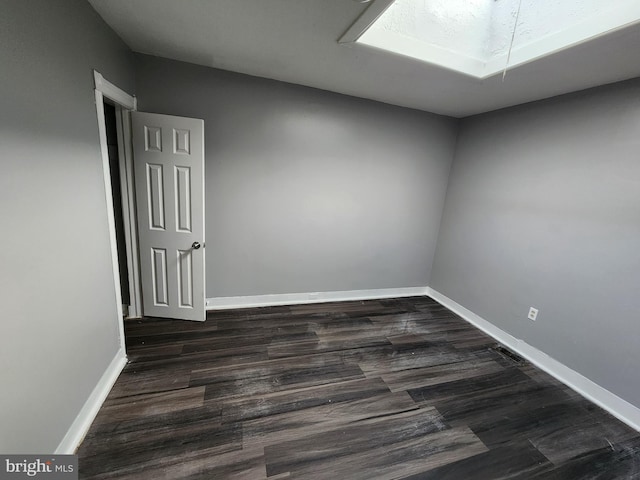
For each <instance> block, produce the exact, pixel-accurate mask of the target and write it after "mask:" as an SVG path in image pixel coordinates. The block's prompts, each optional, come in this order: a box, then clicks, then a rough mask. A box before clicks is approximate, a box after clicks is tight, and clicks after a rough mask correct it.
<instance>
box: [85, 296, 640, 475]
mask: <svg viewBox="0 0 640 480" xmlns="http://www.w3.org/2000/svg"><path fill="white" fill-rule="evenodd" d="M126 335H127V348H128V354H129V359H130V363H129V364H128V365H127V366H126V368H125V370H124V372H123V373H122V374H121V376H120V378H119V379H118V381H117V382H116V384H115V386H114V388H113V390H112V391H111V393H110V395H109V397H108V399H107V401H106V402H105V404H104V406H103V407H102V409H101V411H100V413H99V414H98V417H97V418H96V420H95V422H94V424H93V426H92V427H91V430H90V431H89V434H88V435H87V437H86V439H85V440H84V442H83V444H82V445H81V447H80V449H79V452H78V454H79V466H80V478H83V479H136V480H145V479H170V480H178V479H189V480H194V479H217V480H222V479H236V480H237V479H250V480H259V479H273V480H275V479H313V480H322V479H332V480H334V479H336V480H341V479H345V480H358V479H363V480H364V479H367V480H368V479H411V480H426V479H438V480H444V479H516V478H524V479H618V478H619V479H640V434H639V433H638V432H636V431H634V430H632V429H631V428H629V427H627V426H626V425H624V424H622V423H621V422H619V421H618V420H616V419H615V418H613V417H611V416H610V415H609V414H607V413H606V412H604V411H603V410H601V409H600V408H598V407H596V406H595V405H593V404H591V403H589V402H587V401H586V400H584V399H583V398H582V397H580V396H579V395H577V394H576V393H574V392H573V391H571V390H570V389H568V388H566V387H565V386H563V385H562V384H560V383H559V382H557V381H556V380H554V379H553V378H551V377H549V376H548V375H546V374H544V373H543V372H541V371H539V370H537V369H535V368H534V367H532V366H531V365H529V364H527V363H526V362H521V363H516V362H514V361H513V360H512V359H509V358H507V357H506V356H504V355H503V354H501V353H499V352H497V351H496V350H495V349H494V347H495V346H496V345H495V342H494V341H493V340H492V339H491V338H489V337H487V336H486V335H484V334H483V333H482V332H480V331H479V330H477V329H475V328H474V327H472V326H470V325H469V324H468V323H466V322H465V321H464V320H462V319H460V318H459V317H457V316H456V315H455V314H453V313H451V312H450V311H448V310H447V309H445V308H444V307H442V306H441V305H439V304H438V303H436V302H435V301H433V300H432V299H430V298H428V297H412V298H402V299H390V300H376V301H363V302H342V303H327V304H316V305H299V306H290V307H268V308H255V309H244V310H234V311H220V312H211V313H210V314H209V315H208V319H207V321H206V322H204V323H191V322H182V321H173V320H159V319H145V320H142V321H133V322H126Z"/></svg>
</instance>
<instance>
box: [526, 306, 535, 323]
mask: <svg viewBox="0 0 640 480" xmlns="http://www.w3.org/2000/svg"><path fill="white" fill-rule="evenodd" d="M527 317H529V320H533V321H534V322H535V321H536V318H538V309H537V308H533V307H531V308H530V309H529V315H527Z"/></svg>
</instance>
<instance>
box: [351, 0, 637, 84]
mask: <svg viewBox="0 0 640 480" xmlns="http://www.w3.org/2000/svg"><path fill="white" fill-rule="evenodd" d="M387 7H388V8H387ZM385 8H386V10H385ZM381 12H383V13H381ZM376 17H377V19H376ZM516 18H517V26H516ZM639 21H640V1H639V0H608V1H603V0H395V1H391V0H376V1H375V2H373V4H372V5H371V6H370V7H369V8H368V9H367V11H366V12H365V13H364V14H363V16H362V17H361V18H360V19H358V21H356V23H354V24H353V26H352V27H351V29H350V30H349V31H348V32H347V33H346V34H345V35H344V37H343V38H342V39H341V40H340V41H341V43H347V42H352V41H356V42H357V43H359V44H363V45H368V46H371V47H376V48H380V49H383V50H387V51H390V52H393V53H396V54H400V55H405V56H408V57H412V58H415V59H418V60H422V61H424V62H428V63H432V64H436V65H439V66H441V67H444V68H448V69H451V70H455V71H458V72H461V73H464V74H467V75H470V76H473V77H478V78H486V77H490V76H492V75H495V74H497V73H500V72H502V71H503V70H504V68H505V67H506V66H507V58H508V57H509V51H510V50H511V53H510V57H509V64H508V66H509V68H511V67H514V66H517V65H522V64H524V63H528V62H531V61H533V60H536V59H538V58H540V57H544V56H547V55H550V54H552V53H555V52H558V51H560V50H564V49H566V48H570V47H572V46H575V45H578V44H580V43H583V42H586V41H589V40H592V39H594V38H596V37H598V36H601V35H606V34H608V33H611V32H613V31H615V30H619V29H621V28H625V27H628V26H631V25H633V24H634V23H638V22H639ZM514 28H515V32H514ZM512 40H513V43H512Z"/></svg>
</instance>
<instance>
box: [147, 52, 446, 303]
mask: <svg viewBox="0 0 640 480" xmlns="http://www.w3.org/2000/svg"><path fill="white" fill-rule="evenodd" d="M136 82H137V86H136V87H137V91H138V92H139V97H138V100H139V109H140V110H143V111H150V112H156V113H166V114H172V115H180V116H188V117H196V118H202V119H204V121H205V151H206V215H207V226H206V235H207V239H206V244H207V266H206V275H207V297H220V296H237V295H259V294H277V293H296V292H316V291H335V290H338V291H341V290H355V289H373V288H387V287H409V286H425V285H427V284H428V283H429V278H430V273H431V264H432V258H433V252H434V249H435V244H436V238H437V233H438V226H439V223H440V216H441V212H442V205H443V201H444V195H445V188H446V181H447V176H448V173H449V168H450V162H451V159H452V156H453V147H454V143H455V135H456V132H457V121H456V120H453V119H449V118H446V117H440V116H436V115H432V114H427V113H424V112H419V111H415V110H408V109H403V108H399V107H392V106H389V105H384V104H380V103H375V102H371V101H366V100H361V99H356V98H352V97H347V96H342V95H337V94H333V93H328V92H323V91H320V90H315V89H311V88H307V87H301V86H295V85H290V84H286V83H280V82H276V81H270V80H265V79H260V78H256V77H250V76H246V75H241V74H235V73H230V72H225V71H221V70H215V69H210V68H205V67H199V66H194V65H189V64H185V63H180V62H174V61H169V60H163V59H159V58H154V57H150V56H144V55H137V56H136Z"/></svg>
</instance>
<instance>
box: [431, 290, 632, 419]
mask: <svg viewBox="0 0 640 480" xmlns="http://www.w3.org/2000/svg"><path fill="white" fill-rule="evenodd" d="M427 295H429V296H430V297H431V298H433V299H434V300H436V301H437V302H438V303H440V304H442V305H443V306H445V307H447V308H448V309H449V310H451V311H452V312H454V313H456V314H457V315H459V316H460V317H462V318H463V319H465V320H466V321H467V322H469V323H470V324H472V325H474V326H476V327H477V328H479V329H480V330H482V331H483V332H485V333H486V334H488V335H490V336H491V337H493V338H495V339H496V340H497V341H498V342H500V343H501V344H503V345H505V346H506V347H508V348H510V349H511V350H513V351H514V352H516V353H517V354H518V355H521V356H522V357H524V358H526V359H527V360H529V361H530V362H531V363H533V364H534V365H535V366H537V367H538V368H540V369H541V370H544V371H545V372H547V373H548V374H549V375H551V376H553V377H555V378H557V379H558V380H560V381H561V382H562V383H564V384H565V385H567V386H568V387H570V388H572V389H573V390H575V391H576V392H578V393H579V394H580V395H582V396H583V397H585V398H586V399H587V400H589V401H591V402H593V403H595V404H596V405H598V406H600V407H602V408H604V409H605V410H606V411H608V412H609V413H611V415H613V416H614V417H616V418H618V419H619V420H621V421H623V422H624V423H626V424H627V425H629V426H630V427H632V428H634V429H636V430H638V431H640V408H638V407H636V406H634V405H632V404H630V403H629V402H627V401H626V400H623V399H622V398H620V397H618V396H617V395H615V394H614V393H611V392H610V391H609V390H607V389H606V388H603V387H601V386H600V385H598V384H597V383H595V382H593V381H591V380H589V379H588V378H586V377H585V376H584V375H582V374H580V373H578V372H576V371H575V370H572V369H571V368H569V367H567V366H566V365H564V364H562V363H560V362H559V361H557V360H554V359H553V358H551V357H550V356H549V355H547V354H546V353H544V352H542V351H540V350H538V349H537V348H535V347H533V346H531V345H529V344H528V343H526V342H524V341H523V340H520V339H518V338H515V337H514V336H512V335H510V334H508V333H507V332H505V331H504V330H502V329H500V328H498V327H496V326H495V325H493V324H492V323H490V322H488V321H487V320H485V319H483V318H482V317H480V316H478V315H476V314H475V313H473V312H472V311H471V310H468V309H466V308H465V307H463V306H462V305H460V304H459V303H456V302H455V301H453V300H451V299H450V298H448V297H446V296H445V295H443V294H441V293H440V292H438V291H436V290H434V289H432V288H428V293H427Z"/></svg>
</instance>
